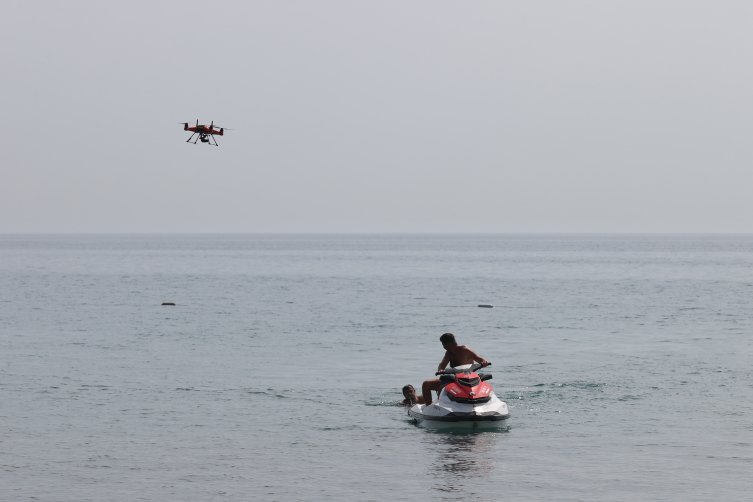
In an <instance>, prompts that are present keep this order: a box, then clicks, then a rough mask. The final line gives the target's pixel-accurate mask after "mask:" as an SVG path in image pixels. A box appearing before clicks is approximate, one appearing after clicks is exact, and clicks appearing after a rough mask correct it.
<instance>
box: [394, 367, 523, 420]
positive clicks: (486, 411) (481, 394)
mask: <svg viewBox="0 0 753 502" xmlns="http://www.w3.org/2000/svg"><path fill="white" fill-rule="evenodd" d="M487 364H488V365H491V363H487ZM479 368H481V365H480V364H464V365H462V366H460V367H457V368H449V369H446V370H443V371H438V372H437V375H440V377H439V380H440V381H441V382H442V383H443V384H444V387H443V388H442V390H441V391H440V394H439V399H437V401H435V402H434V403H431V404H416V405H415V406H413V407H412V408H411V409H410V410H408V415H410V416H411V417H413V420H414V421H415V422H416V423H418V424H419V425H422V426H424V427H426V428H429V429H438V428H472V429H491V428H495V429H496V428H507V419H508V418H510V412H509V410H508V409H507V404H506V403H504V402H503V401H500V400H499V399H498V398H497V396H496V395H495V394H494V391H493V390H492V386H491V385H489V384H488V383H486V381H487V380H491V378H492V376H491V375H490V374H488V373H476V370H477V369H479ZM429 395H431V394H429ZM424 398H425V396H424Z"/></svg>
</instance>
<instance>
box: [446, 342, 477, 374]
mask: <svg viewBox="0 0 753 502" xmlns="http://www.w3.org/2000/svg"><path fill="white" fill-rule="evenodd" d="M445 348H446V349H447V352H445V353H444V358H443V359H442V362H441V363H439V368H438V371H442V370H443V369H445V368H446V367H447V365H448V364H449V365H450V367H451V368H457V367H458V366H463V365H464V364H473V363H474V362H476V363H480V364H481V365H482V366H486V365H487V364H488V363H487V361H486V359H484V358H483V357H481V356H480V355H478V354H476V351H475V350H473V349H471V348H470V347H468V346H467V345H455V346H454V347H445Z"/></svg>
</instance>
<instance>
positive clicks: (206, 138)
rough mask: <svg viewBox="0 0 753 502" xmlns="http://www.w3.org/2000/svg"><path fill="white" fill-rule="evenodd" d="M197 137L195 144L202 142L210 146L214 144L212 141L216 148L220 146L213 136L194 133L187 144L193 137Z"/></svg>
mask: <svg viewBox="0 0 753 502" xmlns="http://www.w3.org/2000/svg"><path fill="white" fill-rule="evenodd" d="M194 136H196V139H195V140H194V142H193V144H194V145H195V144H196V143H198V142H199V140H201V142H202V143H209V144H210V145H211V144H213V143H212V141H214V146H220V145H218V144H217V139H216V138H215V137H214V135H213V134H202V133H196V132H195V133H193V134H192V135H191V137H190V138H188V139H187V140H186V143H190V142H191V140H192V139H193V137H194Z"/></svg>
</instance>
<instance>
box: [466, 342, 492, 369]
mask: <svg viewBox="0 0 753 502" xmlns="http://www.w3.org/2000/svg"><path fill="white" fill-rule="evenodd" d="M468 350H469V351H470V352H471V357H473V360H474V361H476V362H477V363H479V364H481V367H482V368H485V367H487V366H489V361H487V360H486V359H484V358H483V357H481V356H480V355H478V354H476V351H475V350H473V349H471V348H470V347H469V348H468Z"/></svg>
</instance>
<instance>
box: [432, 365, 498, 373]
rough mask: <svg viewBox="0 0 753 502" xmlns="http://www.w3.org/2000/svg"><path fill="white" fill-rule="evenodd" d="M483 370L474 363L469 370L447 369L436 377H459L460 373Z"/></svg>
mask: <svg viewBox="0 0 753 502" xmlns="http://www.w3.org/2000/svg"><path fill="white" fill-rule="evenodd" d="M491 365H492V363H488V364H487V366H491ZM479 368H483V366H481V365H480V364H479V363H473V364H471V367H470V368H468V369H461V368H447V369H446V370H443V371H437V372H436V375H457V374H458V373H474V372H475V371H476V370H477V369H479Z"/></svg>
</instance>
